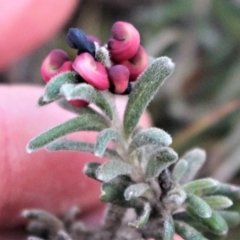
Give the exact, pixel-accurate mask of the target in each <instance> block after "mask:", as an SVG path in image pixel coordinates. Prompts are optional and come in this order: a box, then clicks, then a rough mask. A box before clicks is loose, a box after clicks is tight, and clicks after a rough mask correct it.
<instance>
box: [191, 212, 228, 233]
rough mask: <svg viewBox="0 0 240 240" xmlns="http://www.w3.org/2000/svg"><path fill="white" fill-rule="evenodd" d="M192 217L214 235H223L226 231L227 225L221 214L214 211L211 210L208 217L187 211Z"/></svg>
mask: <svg viewBox="0 0 240 240" xmlns="http://www.w3.org/2000/svg"><path fill="white" fill-rule="evenodd" d="M188 212H189V213H190V215H191V216H192V217H194V218H195V219H197V220H198V221H199V222H200V223H201V224H202V225H203V226H205V227H207V228H208V229H209V230H210V231H211V232H213V233H215V234H216V235H225V234H227V232H228V225H227V223H226V221H225V220H224V219H223V218H222V216H221V215H220V214H219V213H217V212H216V211H213V212H212V216H211V217H210V218H201V217H199V216H198V215H196V214H195V213H194V212H192V211H188Z"/></svg>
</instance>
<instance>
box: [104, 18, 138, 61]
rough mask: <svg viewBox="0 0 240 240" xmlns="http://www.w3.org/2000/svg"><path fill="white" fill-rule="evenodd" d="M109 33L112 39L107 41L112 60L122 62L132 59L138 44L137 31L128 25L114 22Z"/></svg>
mask: <svg viewBox="0 0 240 240" xmlns="http://www.w3.org/2000/svg"><path fill="white" fill-rule="evenodd" d="M111 33H112V38H110V39H109V41H108V49H109V51H110V54H111V56H112V59H113V60H114V61H116V62H122V61H125V60H128V59H130V58H132V57H133V56H134V55H135V54H136V52H137V50H138V47H139V44H140V35H139V32H138V30H137V29H136V28H135V27H134V26H133V25H132V24H130V23H126V22H116V23H114V24H113V26H112V29H111Z"/></svg>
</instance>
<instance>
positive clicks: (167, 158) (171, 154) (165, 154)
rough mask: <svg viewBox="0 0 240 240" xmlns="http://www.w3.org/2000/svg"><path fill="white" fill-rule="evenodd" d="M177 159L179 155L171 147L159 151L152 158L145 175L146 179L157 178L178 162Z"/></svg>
mask: <svg viewBox="0 0 240 240" xmlns="http://www.w3.org/2000/svg"><path fill="white" fill-rule="evenodd" d="M177 158H178V155H177V153H176V152H175V151H174V150H173V149H171V148H169V147H163V148H160V149H158V150H157V151H155V152H154V153H153V155H152V156H150V161H149V162H148V164H147V169H146V173H145V175H146V177H147V178H153V177H157V176H158V175H159V174H160V173H161V172H162V171H163V170H164V169H166V168H167V167H168V166H170V165H171V164H172V163H174V162H175V161H177Z"/></svg>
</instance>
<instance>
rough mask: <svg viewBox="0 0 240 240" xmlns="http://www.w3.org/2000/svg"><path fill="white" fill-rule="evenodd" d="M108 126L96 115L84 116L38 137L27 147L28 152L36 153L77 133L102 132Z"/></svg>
mask: <svg viewBox="0 0 240 240" xmlns="http://www.w3.org/2000/svg"><path fill="white" fill-rule="evenodd" d="M106 127H107V124H106V123H105V122H103V121H101V119H99V118H98V117H96V116H94V115H90V114H89V115H83V116H80V117H76V118H73V119H71V120H68V121H67V122H64V123H62V124H60V125H58V126H56V127H54V128H51V129H50V130H48V131H46V132H44V133H42V134H41V135H39V136H37V137H36V138H34V139H33V140H31V141H30V143H29V144H28V146H27V151H28V152H32V151H35V150H37V149H39V148H41V147H43V146H45V145H47V144H48V143H50V142H52V141H54V140H56V139H57V138H60V137H62V136H65V135H66V134H69V133H73V132H77V131H101V130H103V129H104V128H106Z"/></svg>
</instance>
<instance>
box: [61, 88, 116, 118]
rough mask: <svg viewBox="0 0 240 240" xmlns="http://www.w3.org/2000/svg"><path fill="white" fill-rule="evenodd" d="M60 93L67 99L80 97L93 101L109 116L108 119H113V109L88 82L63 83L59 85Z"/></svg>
mask: <svg viewBox="0 0 240 240" xmlns="http://www.w3.org/2000/svg"><path fill="white" fill-rule="evenodd" d="M61 94H62V95H64V96H65V97H66V99H67V100H76V99H81V100H85V101H87V102H90V103H94V104H95V105H96V106H98V107H99V108H100V109H101V110H102V111H103V112H104V113H105V114H106V115H107V116H108V117H109V119H111V120H112V119H113V111H112V108H111V105H110V104H109V102H108V101H107V99H106V98H105V97H104V96H103V94H102V93H101V92H100V91H98V90H96V89H95V88H94V87H92V86H91V85H89V84H86V83H82V84H64V85H63V86H62V87H61Z"/></svg>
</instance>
